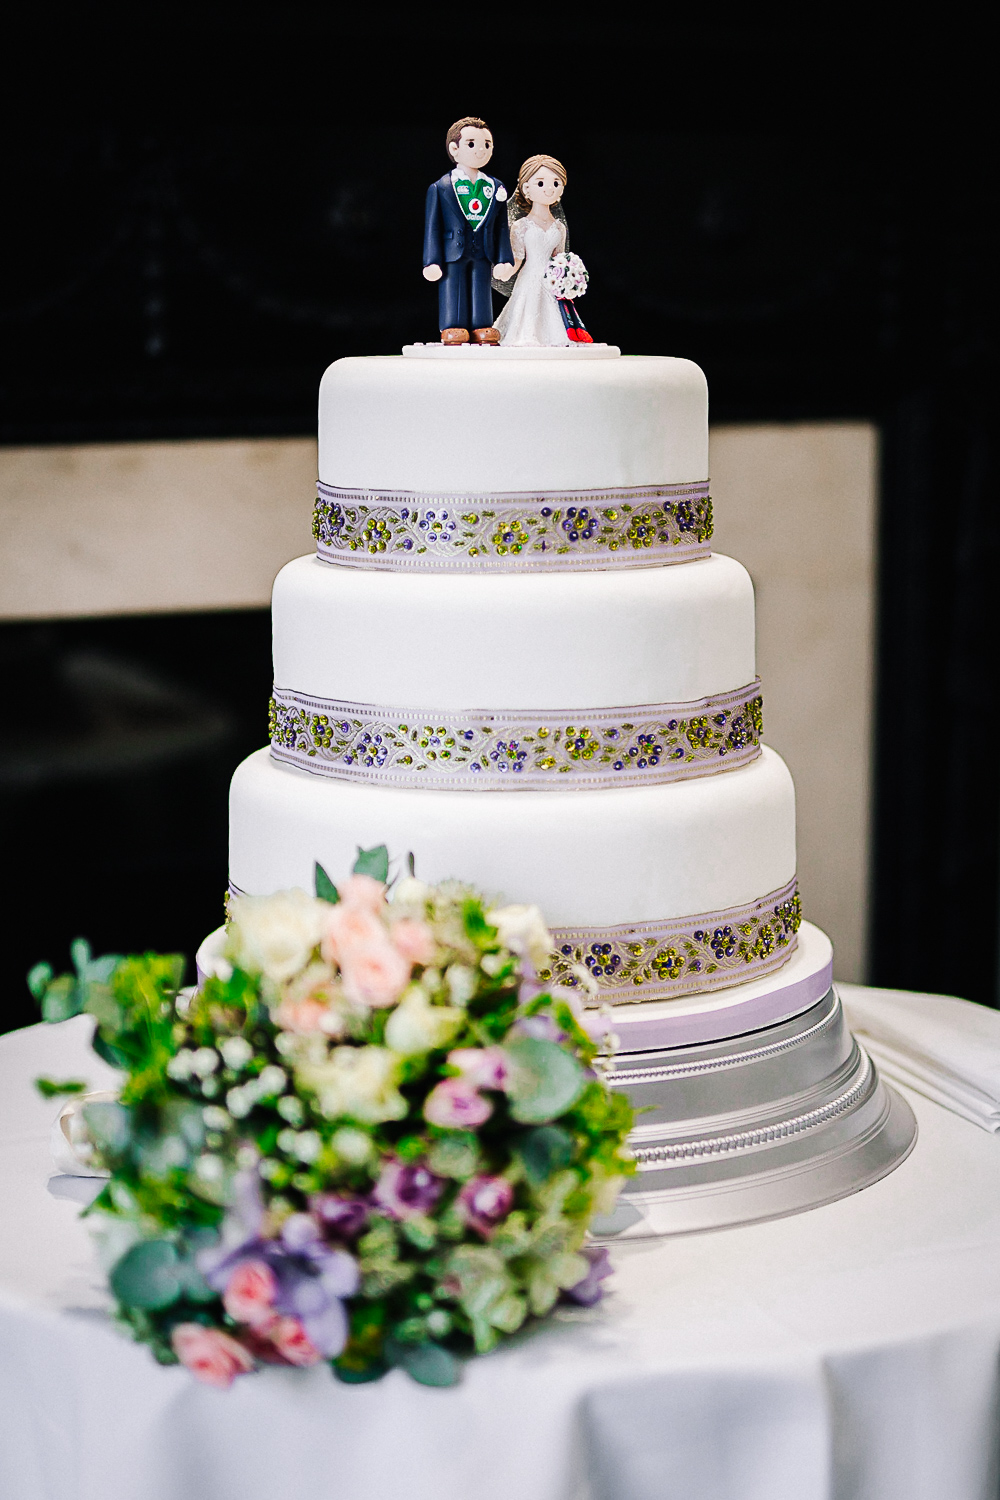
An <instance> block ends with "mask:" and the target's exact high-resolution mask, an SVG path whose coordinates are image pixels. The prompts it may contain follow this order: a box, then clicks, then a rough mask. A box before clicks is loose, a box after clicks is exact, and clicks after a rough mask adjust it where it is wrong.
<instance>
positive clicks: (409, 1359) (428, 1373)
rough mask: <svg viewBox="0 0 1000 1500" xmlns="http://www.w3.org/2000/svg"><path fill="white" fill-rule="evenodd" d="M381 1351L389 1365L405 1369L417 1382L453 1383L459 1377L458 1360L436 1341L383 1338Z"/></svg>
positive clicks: (424, 1383)
mask: <svg viewBox="0 0 1000 1500" xmlns="http://www.w3.org/2000/svg"><path fill="white" fill-rule="evenodd" d="M385 1353H386V1358H387V1359H388V1361H389V1363H390V1364H392V1365H397V1366H399V1368H400V1369H403V1370H405V1371H406V1373H407V1375H409V1377H410V1379H411V1380H415V1381H416V1382H417V1383H418V1385H436V1386H449V1385H457V1384H458V1382H459V1380H460V1379H461V1377H462V1367H461V1365H460V1364H459V1362H458V1360H457V1359H456V1358H455V1356H454V1354H452V1353H451V1352H450V1350H448V1349H443V1348H442V1347H441V1345H440V1344H434V1343H430V1342H428V1343H426V1344H401V1343H399V1342H397V1340H395V1339H386V1344H385Z"/></svg>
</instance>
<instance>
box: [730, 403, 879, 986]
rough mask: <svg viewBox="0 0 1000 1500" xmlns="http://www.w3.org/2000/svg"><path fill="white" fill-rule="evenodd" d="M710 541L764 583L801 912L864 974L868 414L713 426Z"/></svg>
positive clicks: (759, 591)
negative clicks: (792, 792) (864, 418)
mask: <svg viewBox="0 0 1000 1500" xmlns="http://www.w3.org/2000/svg"><path fill="white" fill-rule="evenodd" d="M711 454H712V465H711V468H712V496H713V500H714V504H715V519H716V530H715V538H714V540H713V543H712V546H713V548H714V549H715V550H717V551H719V552H726V553H728V554H729V555H730V556H732V557H738V558H739V559H740V561H741V562H742V563H743V564H744V565H745V566H746V567H747V569H748V570H749V572H750V575H751V577H752V578H753V581H754V587H755V590H756V595H757V661H758V668H757V669H758V671H759V673H760V676H761V678H762V680H763V693H764V733H765V738H766V739H767V741H768V743H769V744H771V745H773V746H774V748H775V749H776V750H777V751H778V752H779V753H780V754H781V755H782V756H784V758H785V760H786V761H787V762H788V766H789V769H790V770H791V772H792V775H793V777H794V778H795V789H796V799H797V809H798V846H799V875H800V879H801V885H802V896H803V903H804V906H805V911H806V915H807V916H808V917H809V918H810V919H811V920H812V921H814V922H816V923H818V925H819V926H821V927H823V928H824V929H825V930H826V931H827V932H828V933H829V934H830V936H831V938H832V939H833V944H834V972H835V974H836V975H837V977H838V978H841V979H845V980H854V981H862V980H863V979H864V978H865V963H866V935H867V923H868V887H869V852H870V811H869V808H870V799H871V743H872V690H873V675H874V622H875V604H874V601H875V513H876V472H877V457H878V454H877V437H876V432H875V429H874V428H873V427H871V426H869V425H867V424H862V423H821V424H820V423H816V424H803V425H794V426H793V425H789V426H759V427H758V426H754V427H716V428H713V431H712V450H711Z"/></svg>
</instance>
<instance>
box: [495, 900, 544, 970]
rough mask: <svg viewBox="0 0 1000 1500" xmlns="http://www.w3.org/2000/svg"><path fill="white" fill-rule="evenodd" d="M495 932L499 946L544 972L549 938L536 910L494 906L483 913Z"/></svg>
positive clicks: (534, 908)
mask: <svg viewBox="0 0 1000 1500" xmlns="http://www.w3.org/2000/svg"><path fill="white" fill-rule="evenodd" d="M486 920H487V922H490V923H492V925H493V926H494V927H495V928H496V929H497V932H498V934H499V937H500V941H501V943H503V945H504V947H505V948H509V949H510V951H511V953H516V954H517V955H518V957H519V958H526V959H527V960H528V962H529V963H530V964H532V965H533V966H534V968H536V969H544V968H545V967H546V965H547V964H548V961H549V958H550V957H551V954H552V935H551V933H550V932H549V929H548V928H547V927H546V925H545V919H544V918H543V916H542V914H541V912H540V911H539V909H538V907H537V906H497V907H494V909H493V910H492V911H488V912H487V913H486Z"/></svg>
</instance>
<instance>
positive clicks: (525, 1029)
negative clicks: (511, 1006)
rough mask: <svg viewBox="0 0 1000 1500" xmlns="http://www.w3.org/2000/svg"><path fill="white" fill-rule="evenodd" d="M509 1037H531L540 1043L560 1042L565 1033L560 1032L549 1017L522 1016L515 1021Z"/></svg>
mask: <svg viewBox="0 0 1000 1500" xmlns="http://www.w3.org/2000/svg"><path fill="white" fill-rule="evenodd" d="M508 1035H509V1036H532V1037H537V1038H538V1040H539V1041H542V1042H561V1041H562V1040H563V1038H564V1037H565V1035H566V1033H565V1032H564V1031H560V1030H559V1027H558V1026H557V1025H556V1023H555V1021H553V1019H552V1017H551V1016H522V1017H521V1019H520V1021H515V1022H514V1024H513V1026H512V1027H511V1028H510V1031H509V1033H508Z"/></svg>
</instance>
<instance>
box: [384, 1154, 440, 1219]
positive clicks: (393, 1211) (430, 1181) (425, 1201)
mask: <svg viewBox="0 0 1000 1500" xmlns="http://www.w3.org/2000/svg"><path fill="white" fill-rule="evenodd" d="M443 1191H444V1179H443V1178H441V1177H435V1175H434V1173H433V1172H432V1171H431V1170H430V1168H429V1167H425V1166H423V1165H422V1163H420V1162H402V1161H388V1162H386V1164H385V1166H384V1167H383V1168H382V1174H381V1176H380V1177H379V1180H378V1182H377V1183H376V1184H375V1190H374V1192H373V1193H372V1202H373V1203H374V1204H376V1205H377V1206H378V1207H379V1208H380V1209H381V1210H382V1212H383V1213H386V1214H388V1215H389V1216H390V1218H393V1219H412V1218H415V1217H417V1216H418V1215H420V1214H427V1213H430V1211H431V1209H432V1208H433V1207H434V1205H435V1203H436V1202H437V1201H438V1199H439V1198H440V1196H441V1194H442V1192H443Z"/></svg>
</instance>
